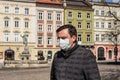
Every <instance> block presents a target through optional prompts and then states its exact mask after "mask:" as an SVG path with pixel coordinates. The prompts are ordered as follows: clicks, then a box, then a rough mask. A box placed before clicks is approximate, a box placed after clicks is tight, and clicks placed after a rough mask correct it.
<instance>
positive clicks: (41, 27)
mask: <svg viewBox="0 0 120 80" xmlns="http://www.w3.org/2000/svg"><path fill="white" fill-rule="evenodd" d="M38 31H39V32H42V31H43V25H42V24H39V25H38Z"/></svg>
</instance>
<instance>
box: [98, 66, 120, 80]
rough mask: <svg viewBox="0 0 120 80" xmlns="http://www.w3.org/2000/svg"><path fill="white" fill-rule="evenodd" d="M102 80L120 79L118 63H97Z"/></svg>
mask: <svg viewBox="0 0 120 80" xmlns="http://www.w3.org/2000/svg"><path fill="white" fill-rule="evenodd" d="M98 67H99V71H100V75H101V78H102V80H120V65H104V64H99V65H98Z"/></svg>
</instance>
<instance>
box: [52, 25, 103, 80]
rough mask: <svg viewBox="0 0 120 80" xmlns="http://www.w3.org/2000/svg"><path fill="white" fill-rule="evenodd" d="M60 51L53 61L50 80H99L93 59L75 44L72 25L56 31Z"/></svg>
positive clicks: (90, 53)
mask: <svg viewBox="0 0 120 80" xmlns="http://www.w3.org/2000/svg"><path fill="white" fill-rule="evenodd" d="M56 32H57V37H58V40H59V45H60V48H61V50H60V51H58V52H57V53H56V54H55V56H54V59H53V63H52V67H51V77H50V79H51V80H101V79H100V74H99V70H98V67H97V64H96V60H95V57H94V55H93V53H92V52H91V51H90V50H87V49H85V48H82V47H81V46H80V45H78V44H77V31H76V29H75V27H74V26H72V25H63V26H61V27H60V28H58V29H57V30H56Z"/></svg>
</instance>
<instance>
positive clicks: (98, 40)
mask: <svg viewBox="0 0 120 80" xmlns="http://www.w3.org/2000/svg"><path fill="white" fill-rule="evenodd" d="M92 4H93V9H94V37H95V38H94V39H95V40H94V41H95V45H94V53H95V55H96V58H97V60H110V61H113V60H114V59H115V52H114V48H115V44H117V47H118V55H117V59H118V60H119V59H120V50H119V49H120V45H119V44H120V43H119V39H120V38H119V37H120V36H119V35H117V40H118V41H117V42H115V38H114V37H115V35H116V33H115V34H114V32H115V30H114V29H115V27H118V28H119V26H120V25H119V22H117V23H116V22H115V21H116V18H118V19H120V11H119V9H120V6H119V4H118V3H105V2H93V3H92ZM110 12H111V13H112V14H113V15H114V16H113V15H112V14H111V13H110ZM115 17H116V18H115ZM117 34H119V33H117Z"/></svg>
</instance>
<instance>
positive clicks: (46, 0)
mask: <svg viewBox="0 0 120 80" xmlns="http://www.w3.org/2000/svg"><path fill="white" fill-rule="evenodd" d="M36 13H37V14H36V18H37V27H36V30H37V39H36V45H37V47H36V51H37V55H38V60H39V59H41V58H40V57H39V56H40V55H43V56H44V57H45V59H46V60H51V59H52V58H53V56H54V54H55V52H56V51H58V50H59V46H58V41H57V36H56V29H57V28H58V27H59V26H61V25H63V19H64V9H63V5H62V3H61V2H60V1H59V0H37V4H36Z"/></svg>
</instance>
